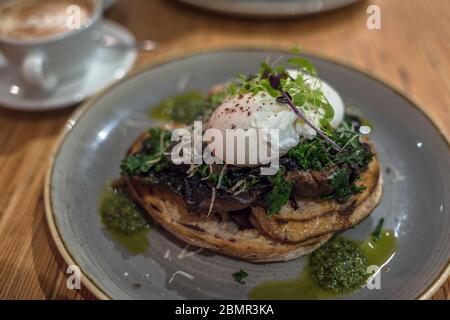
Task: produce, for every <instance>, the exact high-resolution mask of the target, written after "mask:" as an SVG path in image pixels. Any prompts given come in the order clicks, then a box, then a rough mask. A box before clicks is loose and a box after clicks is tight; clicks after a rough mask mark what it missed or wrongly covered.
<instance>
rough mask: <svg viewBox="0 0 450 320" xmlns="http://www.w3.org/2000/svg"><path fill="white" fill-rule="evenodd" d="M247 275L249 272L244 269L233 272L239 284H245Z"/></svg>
mask: <svg viewBox="0 0 450 320" xmlns="http://www.w3.org/2000/svg"><path fill="white" fill-rule="evenodd" d="M247 276H248V273H247V272H245V271H244V270H242V269H240V270H239V271H236V272H235V273H233V278H234V281H236V282H237V283H239V284H245V281H244V278H246V277H247Z"/></svg>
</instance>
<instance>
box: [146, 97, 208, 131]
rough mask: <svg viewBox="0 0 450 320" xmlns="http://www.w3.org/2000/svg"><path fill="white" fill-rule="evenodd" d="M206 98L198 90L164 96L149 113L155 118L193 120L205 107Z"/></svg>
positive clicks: (187, 121)
mask: <svg viewBox="0 0 450 320" xmlns="http://www.w3.org/2000/svg"><path fill="white" fill-rule="evenodd" d="M205 104H206V100H205V98H204V97H203V95H202V93H201V92H199V91H190V92H186V93H182V94H179V95H174V96H171V97H168V98H166V99H165V100H163V101H161V102H160V103H158V104H157V105H155V106H154V107H153V108H152V109H151V111H150V113H149V115H150V118H151V119H155V120H166V121H168V120H172V121H175V122H181V123H190V122H193V121H194V120H195V119H196V117H197V116H198V115H199V114H201V113H202V111H203V110H204V108H205Z"/></svg>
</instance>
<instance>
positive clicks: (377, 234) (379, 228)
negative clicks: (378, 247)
mask: <svg viewBox="0 0 450 320" xmlns="http://www.w3.org/2000/svg"><path fill="white" fill-rule="evenodd" d="M383 224H384V218H381V219H380V220H379V221H378V224H377V226H376V227H375V229H374V230H373V232H372V240H373V241H374V242H377V241H379V240H380V239H381V231H382V230H383Z"/></svg>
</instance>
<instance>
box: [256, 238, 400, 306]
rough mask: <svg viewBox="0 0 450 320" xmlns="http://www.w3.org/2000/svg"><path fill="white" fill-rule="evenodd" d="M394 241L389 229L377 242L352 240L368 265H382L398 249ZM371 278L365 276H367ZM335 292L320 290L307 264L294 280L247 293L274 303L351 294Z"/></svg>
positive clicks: (271, 284)
mask: <svg viewBox="0 0 450 320" xmlns="http://www.w3.org/2000/svg"><path fill="white" fill-rule="evenodd" d="M396 240H397V239H396V238H395V236H394V234H393V232H392V231H391V230H383V231H382V232H381V237H380V239H379V240H378V241H377V242H374V241H372V239H370V240H366V241H354V242H355V243H357V244H358V246H359V248H360V250H361V252H362V253H363V254H364V255H365V256H366V257H367V261H368V264H369V265H377V266H379V267H381V266H383V265H384V264H385V263H386V262H387V261H388V260H389V259H390V258H391V257H392V255H393V254H395V252H396V249H397V241H396ZM369 276H370V275H369V274H368V277H369ZM356 291H358V289H356V290H354V291H352V292H342V293H336V292H332V291H328V290H325V289H322V288H321V287H320V286H319V285H317V284H316V282H315V281H314V280H313V278H312V276H311V267H310V266H309V264H308V265H306V266H305V267H304V269H303V271H302V272H301V274H300V275H299V277H298V278H296V279H290V280H280V281H268V282H265V283H262V284H260V285H258V286H256V287H255V288H254V289H253V290H252V291H251V292H250V293H249V296H248V297H249V298H250V299H259V300H264V299H273V300H277V299H279V300H320V299H333V298H339V297H342V296H345V295H348V294H351V293H353V292H356Z"/></svg>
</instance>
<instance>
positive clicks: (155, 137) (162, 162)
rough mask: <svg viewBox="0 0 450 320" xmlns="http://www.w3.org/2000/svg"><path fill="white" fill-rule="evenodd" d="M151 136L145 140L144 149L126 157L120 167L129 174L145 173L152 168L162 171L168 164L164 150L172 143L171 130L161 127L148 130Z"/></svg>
mask: <svg viewBox="0 0 450 320" xmlns="http://www.w3.org/2000/svg"><path fill="white" fill-rule="evenodd" d="M148 133H149V137H148V138H147V139H145V140H144V141H143V143H142V144H143V147H142V150H140V151H139V152H137V153H135V154H132V155H130V156H128V157H126V158H125V159H124V160H123V161H122V163H121V165H120V168H121V169H122V172H123V173H126V174H128V175H139V174H145V173H146V172H148V171H149V170H150V169H151V168H153V169H154V170H156V171H162V170H163V169H164V168H165V167H166V166H167V165H168V163H167V160H166V159H165V158H164V155H163V153H164V151H165V150H166V149H167V147H168V146H169V145H170V137H171V132H170V131H166V130H162V129H160V128H151V129H149V130H148Z"/></svg>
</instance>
